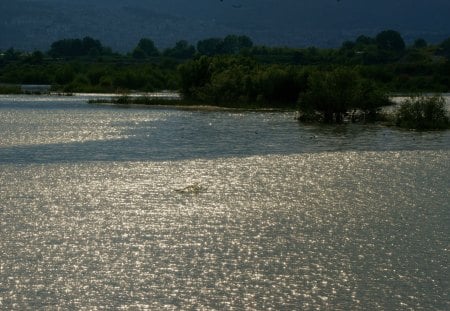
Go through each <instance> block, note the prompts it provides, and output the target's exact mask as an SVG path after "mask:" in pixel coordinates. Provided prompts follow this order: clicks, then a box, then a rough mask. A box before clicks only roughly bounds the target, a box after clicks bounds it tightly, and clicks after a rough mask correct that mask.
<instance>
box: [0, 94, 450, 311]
mask: <svg viewBox="0 0 450 311" xmlns="http://www.w3.org/2000/svg"><path fill="white" fill-rule="evenodd" d="M0 133H1V138H0V238H1V239H0V309H14V310H24V309H33V310H34V309H51V310H52V309H86V310H93V309H129V310H141V309H144V310H145V309H149V310H161V309H162V310H186V309H188V310H192V309H194V310H214V309H215V310H245V309H247V310H268V309H275V310H298V309H304V310H308V309H326V310H349V309H353V310H393V309H399V310H402V309H404V310H411V309H412V310H447V309H449V308H450V296H449V293H450V286H449V285H450V283H449V280H450V273H449V270H448V267H449V259H450V256H449V255H450V230H449V224H450V194H449V190H450V176H449V172H450V164H449V163H450V133H449V131H447V132H412V131H404V130H398V129H395V128H389V127H383V126H380V125H367V126H361V125H343V126H330V127H324V126H311V125H308V126H306V125H302V124H300V123H298V122H297V121H295V119H294V115H293V114H292V113H279V112H277V113H275V112H270V113H268V112H242V111H223V110H215V111H210V110H201V109H198V110H183V109H173V108H163V107H153V108H133V109H125V108H120V107H114V106H96V105H88V104H86V97H85V96H74V97H45V96H40V97H35V96H2V97H0Z"/></svg>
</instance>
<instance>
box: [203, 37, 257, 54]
mask: <svg viewBox="0 0 450 311" xmlns="http://www.w3.org/2000/svg"><path fill="white" fill-rule="evenodd" d="M252 46H253V42H252V40H251V39H250V38H249V37H247V36H236V35H229V36H226V37H225V38H224V39H221V38H209V39H205V40H201V41H199V42H198V43H197V51H198V52H199V53H200V54H201V55H207V56H213V55H219V54H239V53H241V52H243V51H245V50H248V49H250V48H251V47H252Z"/></svg>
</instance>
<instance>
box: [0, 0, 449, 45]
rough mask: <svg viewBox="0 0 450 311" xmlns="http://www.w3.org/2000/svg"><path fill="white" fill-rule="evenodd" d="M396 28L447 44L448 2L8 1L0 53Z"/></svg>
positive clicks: (312, 40)
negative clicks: (69, 41) (60, 45)
mask: <svg viewBox="0 0 450 311" xmlns="http://www.w3.org/2000/svg"><path fill="white" fill-rule="evenodd" d="M385 29H395V30H398V31H400V32H401V34H402V35H403V36H404V38H405V39H406V41H407V42H408V41H409V42H411V41H413V40H414V39H416V38H419V37H421V38H424V39H426V40H427V41H429V42H440V41H442V40H443V39H445V38H448V37H450V1H449V0H428V1H425V0H423V1H419V0H395V1H392V0H379V1H368V0H338V1H337V0H285V1H283V0H222V1H220V0H192V1H188V0H128V1H126V0H95V1H92V0H14V1H1V2H0V49H2V50H4V49H7V48H10V47H14V48H16V49H21V50H30V51H31V50H35V49H39V50H47V49H48V48H49V46H50V44H51V43H52V42H54V41H56V40H59V39H62V38H81V37H84V36H91V37H93V38H96V39H99V40H100V41H101V42H102V43H103V44H104V45H106V46H110V47H111V48H113V50H116V51H120V52H124V51H130V50H131V49H132V48H133V47H134V46H136V44H137V42H138V41H139V39H140V38H143V37H147V38H151V39H153V40H154V41H155V43H156V45H157V46H158V47H159V48H165V47H168V46H173V45H174V44H175V42H176V41H178V40H181V39H186V40H188V41H190V42H191V43H196V42H197V41H198V40H201V39H205V38H209V37H223V36H226V35H228V34H239V35H241V34H245V35H248V36H249V37H251V38H252V39H253V41H254V42H255V43H257V44H264V45H269V46H291V47H307V46H317V47H336V46H339V45H340V44H341V43H342V42H343V41H345V40H349V39H355V38H356V37H357V36H358V35H361V34H365V35H375V34H376V33H378V32H379V31H381V30H385Z"/></svg>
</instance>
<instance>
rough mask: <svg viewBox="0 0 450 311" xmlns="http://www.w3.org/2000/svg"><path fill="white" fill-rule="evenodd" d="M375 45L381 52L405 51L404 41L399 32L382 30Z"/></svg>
mask: <svg viewBox="0 0 450 311" xmlns="http://www.w3.org/2000/svg"><path fill="white" fill-rule="evenodd" d="M375 40H376V43H377V45H378V47H379V48H380V49H381V50H386V51H394V52H402V51H404V50H405V41H403V38H402V36H401V35H400V33H399V32H397V31H395V30H384V31H382V32H380V33H379V34H378V35H377V36H376V38H375Z"/></svg>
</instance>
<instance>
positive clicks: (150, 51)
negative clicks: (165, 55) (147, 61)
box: [132, 38, 160, 58]
mask: <svg viewBox="0 0 450 311" xmlns="http://www.w3.org/2000/svg"><path fill="white" fill-rule="evenodd" d="M159 54H160V53H159V51H158V49H157V48H156V46H155V43H154V42H153V41H152V40H150V39H148V38H142V39H141V40H139V43H138V44H137V46H136V47H135V48H134V50H133V52H132V55H133V57H134V58H147V57H154V56H159Z"/></svg>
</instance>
